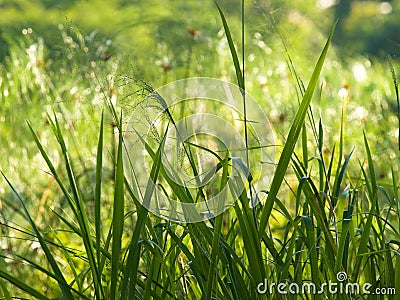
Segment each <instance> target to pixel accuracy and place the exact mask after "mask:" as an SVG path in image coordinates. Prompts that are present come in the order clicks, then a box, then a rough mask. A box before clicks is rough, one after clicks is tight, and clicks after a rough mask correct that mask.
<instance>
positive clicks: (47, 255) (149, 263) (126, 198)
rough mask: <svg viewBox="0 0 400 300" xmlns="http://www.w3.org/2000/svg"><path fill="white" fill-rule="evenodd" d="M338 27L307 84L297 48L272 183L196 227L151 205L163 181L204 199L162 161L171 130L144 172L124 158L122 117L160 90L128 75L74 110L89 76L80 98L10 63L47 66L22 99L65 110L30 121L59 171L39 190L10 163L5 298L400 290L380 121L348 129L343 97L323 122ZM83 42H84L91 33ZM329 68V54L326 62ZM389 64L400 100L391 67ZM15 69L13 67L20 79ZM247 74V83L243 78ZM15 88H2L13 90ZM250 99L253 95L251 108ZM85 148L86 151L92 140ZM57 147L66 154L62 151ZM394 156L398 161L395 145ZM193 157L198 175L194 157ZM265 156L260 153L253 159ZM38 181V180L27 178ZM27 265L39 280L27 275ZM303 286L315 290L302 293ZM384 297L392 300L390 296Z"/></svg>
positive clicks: (392, 193)
mask: <svg viewBox="0 0 400 300" xmlns="http://www.w3.org/2000/svg"><path fill="white" fill-rule="evenodd" d="M218 10H219V13H220V17H221V19H222V24H223V28H224V31H225V34H226V38H227V43H228V48H229V51H230V54H231V55H232V58H233V59H232V61H233V66H234V71H235V73H236V79H237V82H238V85H239V87H241V88H242V89H243V90H244V89H245V88H246V86H245V76H246V75H245V72H244V71H243V66H242V67H241V66H240V62H239V59H238V55H237V52H236V49H235V44H234V40H233V37H232V35H231V34H230V30H229V26H228V22H227V20H226V18H225V16H224V13H223V11H222V9H221V8H220V7H219V6H218ZM333 31H334V30H332V32H331V34H330V35H329V38H328V40H327V42H326V44H325V47H324V48H323V50H322V52H321V55H320V57H319V59H318V61H317V63H316V66H315V67H314V69H313V72H312V74H311V78H310V80H309V82H308V84H307V86H305V85H304V84H303V82H302V80H301V78H300V76H299V75H298V73H297V68H294V63H293V62H292V61H291V58H290V56H288V70H289V72H290V76H291V78H292V81H291V82H293V81H294V82H295V85H294V87H293V89H294V92H293V93H292V95H294V96H296V95H297V97H298V103H297V104H292V105H293V106H296V112H295V113H293V112H292V113H293V118H291V117H289V116H286V119H287V120H283V118H282V119H281V118H277V119H276V120H275V121H273V123H274V125H276V127H279V126H281V128H283V130H282V132H279V133H278V145H276V146H277V147H278V149H279V155H278V163H277V166H276V170H275V173H274V177H273V179H272V182H271V184H270V186H261V185H257V186H255V185H254V186H253V182H252V181H251V180H250V179H249V180H248V186H247V190H245V191H243V192H242V193H240V195H239V197H238V200H237V201H236V202H235V204H234V205H233V206H234V207H233V208H231V209H229V210H227V211H226V212H224V213H223V214H220V215H218V216H214V217H213V218H211V219H209V220H204V221H201V222H197V223H182V222H174V221H171V220H165V219H162V218H160V217H158V216H156V215H153V214H151V213H149V212H148V210H147V209H146V208H145V206H143V205H142V203H143V202H148V201H150V200H151V199H152V198H153V197H154V194H155V190H156V189H162V190H163V191H165V193H166V194H168V193H169V195H171V198H174V199H178V200H180V201H182V202H188V201H194V200H193V198H194V197H193V195H192V194H190V193H189V192H188V188H186V187H184V186H181V185H179V184H176V183H175V182H174V181H173V180H172V179H171V178H170V177H169V176H170V174H169V173H168V172H166V171H165V165H164V162H163V159H162V157H163V155H164V151H165V139H166V133H163V135H162V136H161V139H160V141H159V143H158V144H157V147H156V148H152V146H153V145H150V144H149V143H148V142H147V141H146V140H145V139H143V138H142V139H140V140H141V142H142V143H143V145H144V147H145V149H146V151H147V154H148V156H149V157H150V162H151V164H150V168H149V169H148V170H129V164H126V163H124V159H126V157H125V156H124V155H123V153H124V151H125V147H126V144H125V136H126V135H127V134H128V133H127V132H126V128H127V123H126V120H125V117H126V113H127V112H128V113H129V112H131V111H132V106H135V104H137V103H139V102H140V101H141V100H142V98H143V96H146V95H147V94H148V93H150V92H152V91H153V89H152V88H151V86H150V85H148V84H146V83H143V82H142V81H135V80H133V79H131V78H130V77H128V76H121V77H120V78H119V77H116V76H109V77H108V78H107V80H108V81H107V85H100V84H99V83H98V82H96V85H98V86H97V87H96V88H95V89H94V91H95V92H93V94H91V93H92V92H88V94H87V95H86V96H87V97H88V98H89V97H92V98H94V99H95V100H93V101H98V100H99V99H100V100H102V101H104V102H103V103H105V106H104V109H103V110H102V109H97V110H95V111H90V110H85V108H84V106H78V105H79V101H77V103H75V106H74V103H71V102H65V103H64V102H63V101H62V100H61V99H64V98H65V97H71V95H72V96H74V95H75V94H76V93H77V92H75V93H71V90H72V89H74V91H75V90H79V89H81V88H83V87H84V86H85V85H86V84H87V82H92V84H93V81H90V80H88V81H86V80H85V77H84V76H83V77H79V76H78V78H79V82H78V83H79V84H78V83H77V82H76V81H74V80H72V79H71V81H70V82H67V83H65V82H64V83H63V84H65V85H67V86H68V89H69V88H70V90H69V93H70V94H71V95H68V93H65V94H63V95H62V94H60V89H59V88H56V87H55V86H54V85H52V84H51V81H50V76H49V75H48V73H46V69H45V68H43V69H42V66H40V64H39V65H37V64H36V66H35V67H32V70H29V72H22V71H21V70H20V69H18V65H17V66H15V68H10V70H11V72H18V71H21V73H22V74H28V75H30V76H33V77H35V76H39V75H38V73H37V72H40V76H39V77H38V78H39V79H40V80H43V81H44V83H43V86H42V82H35V84H33V85H32V86H30V84H32V83H31V81H30V80H26V82H29V86H25V87H24V83H23V82H24V79H23V78H24V77H20V78H21V81H20V82H15V83H14V84H17V85H20V86H21V88H20V89H15V90H17V91H25V92H24V93H26V99H25V98H24V96H23V95H19V94H15V95H14V97H15V98H16V99H19V101H21V103H23V101H28V99H32V98H31V97H29V96H28V94H29V93H43V95H46V97H48V98H49V99H45V100H43V99H42V98H43V97H41V95H40V94H39V95H36V96H37V101H46V103H45V105H46V104H47V103H49V102H50V101H53V100H54V99H57V100H60V101H59V103H58V104H60V103H61V104H63V105H59V108H60V109H61V113H55V114H54V115H50V114H48V115H45V116H44V117H45V121H41V122H42V123H40V122H39V124H47V125H46V126H47V128H49V129H50V130H49V131H48V132H52V135H50V134H49V133H47V134H46V131H43V132H42V131H37V129H36V128H37V127H36V126H34V125H32V123H28V126H27V128H28V131H29V133H30V135H31V137H33V139H32V140H33V142H34V144H35V146H36V148H37V149H38V150H39V152H40V155H41V162H42V165H41V167H40V168H42V169H45V170H46V172H47V173H48V175H49V176H48V177H49V178H50V179H49V181H48V182H47V183H46V184H47V185H46V184H45V185H44V186H45V190H44V191H43V193H42V194H41V191H35V192H32V193H30V194H29V193H27V192H26V191H24V193H21V192H19V187H18V186H15V185H14V184H13V180H10V179H9V178H8V177H7V176H8V175H7V174H6V172H4V173H3V172H2V175H3V177H4V179H5V182H6V183H7V184H8V186H9V188H10V189H11V191H12V194H5V195H4V196H1V202H0V204H1V205H2V213H1V218H0V220H1V230H2V236H1V237H0V238H1V243H2V245H4V247H2V250H1V252H0V290H1V292H0V293H1V295H2V296H3V297H4V298H5V299H11V297H21V298H23V297H24V298H26V297H29V298H31V297H34V298H38V299H48V298H66V299H74V298H78V299H92V298H96V299H127V298H129V299H165V298H168V299H269V298H270V297H273V298H274V299H297V298H298V297H300V298H312V299H318V298H320V297H325V298H329V299H352V298H354V297H369V294H368V292H372V291H377V290H378V289H379V290H380V291H385V292H386V294H388V295H389V294H390V293H393V292H394V291H397V292H400V275H399V274H398V272H396V270H397V269H398V267H399V265H400V257H399V246H400V239H399V234H400V224H399V217H400V213H399V205H398V190H399V186H398V183H397V178H398V171H399V170H398V166H397V165H396V163H395V162H393V163H392V164H391V166H390V170H387V169H385V168H387V167H384V166H383V164H385V163H386V161H380V160H377V159H376V158H375V157H376V156H377V154H375V155H374V152H373V148H372V143H371V140H372V142H373V145H374V148H377V149H380V148H379V147H380V145H379V143H377V142H376V140H375V138H371V136H373V135H372V134H371V133H370V130H371V128H372V125H370V126H366V127H367V128H366V130H365V132H364V133H363V134H361V135H360V136H354V137H353V136H349V137H347V136H346V133H347V132H348V131H347V130H348V127H349V121H348V119H347V117H346V116H347V107H348V105H350V103H347V102H346V101H347V100H348V99H343V101H342V102H340V104H341V105H342V108H341V110H342V113H341V115H340V116H334V117H333V118H334V119H335V118H336V120H334V121H333V122H332V123H330V124H333V125H331V126H332V128H327V125H325V124H324V121H323V120H324V119H323V118H324V105H326V104H325V103H324V100H323V99H324V97H325V95H324V94H325V92H326V93H327V94H328V96H327V97H332V95H330V93H331V91H330V90H329V89H327V88H326V86H327V85H328V84H329V82H326V83H325V84H324V85H320V81H321V74H322V76H326V78H328V77H329V76H331V75H330V74H328V75H326V73H324V72H323V71H322V69H323V65H324V63H325V60H326V59H327V57H328V48H329V46H330V42H331V39H332V36H333ZM77 39H78V41H80V42H81V43H82V47H83V48H82V49H85V45H84V43H85V39H80V38H79V37H78V38H77ZM40 43H41V42H40V40H39V41H38V43H37V44H35V45H37V47H38V48H37V49H40V47H43V46H41V44H40ZM242 50H243V49H242ZM19 51H21V50H19ZM14 53H15V55H20V56H21V57H25V56H24V55H22V54H21V53H20V52H19V53H18V47H16V48H15V52H14ZM86 58H87V57H86V56H83V58H81V59H86ZM18 59H19V58H18V57H17V58H15V59H14V60H13V61H14V62H15V60H18ZM91 62H93V60H91V59H88V60H86V61H85V63H82V61H80V60H79V59H78V63H82V64H85V65H86V66H87V67H88V68H89V70H91V69H90V68H94V67H93V66H92V64H91ZM9 63H10V64H11V62H9ZM330 63H331V62H330V61H329V60H328V61H327V64H328V65H329V64H330ZM24 64H27V62H24ZM9 66H10V65H9ZM65 67H68V66H65ZM328 67H329V66H328ZM34 68H37V70H36V69H34ZM107 68H109V67H107V66H106V65H105V67H104V69H106V73H107V72H108V73H109V74H110V73H111V74H116V73H117V72H118V71H116V70H117V69H118V68H119V66H118V64H117V61H115V64H113V65H112V67H110V69H107ZM328 69H329V68H328ZM391 69H392V74H393V81H394V89H395V93H396V95H397V104H398V102H399V100H398V87H397V80H396V75H395V68H394V67H393V66H392V67H391ZM35 70H36V71H35ZM97 70H98V69H96V70H91V71H90V73H89V74H91V73H92V72H96V71H97ZM3 72H4V70H3ZM11 72H9V73H8V74H11V75H9V76H11V77H12V78H14V79H16V78H18V76H17V75H15V74H12V73H11ZM99 72H102V70H100V71H99ZM251 76H252V75H249V77H250V79H252V78H251ZM92 77H93V76H92ZM86 79H95V78H86ZM57 80H58V79H57ZM60 80H61V79H60ZM380 80H381V79H380ZM127 81H128V83H129V84H126V83H127ZM131 82H135V83H136V84H135V85H134V86H135V87H134V88H133V89H134V92H131V93H129V94H128V95H127V96H126V98H124V99H123V101H125V103H126V102H129V101H130V100H132V99H133V100H132V102H133V104H131V106H130V107H125V111H124V109H122V110H121V111H120V110H119V108H118V105H117V104H116V103H117V102H116V100H119V98H118V97H119V95H120V94H119V93H121V92H122V93H123V92H124V91H126V89H128V88H129V87H128V86H130V87H132V85H130V84H131ZM246 82H249V78H247V77H246ZM254 82H256V80H254ZM120 83H121V84H120ZM370 84H371V85H373V83H370ZM104 86H107V88H104ZM42 87H43V88H42ZM319 87H320V89H319ZM8 88H9V86H5V85H3V86H2V95H3V97H4V95H5V93H4V91H5V90H6V89H8ZM392 88H393V87H392ZM65 89H66V88H65ZM68 89H66V91H68ZM96 89H97V90H96ZM10 90H11V89H10ZM15 90H14V91H15ZM259 93H260V92H259ZM346 97H347V96H346ZM346 97H344V98H346ZM21 99H22V100H21ZM23 99H25V100H23ZM328 99H331V98H328ZM313 100H314V101H315V100H317V101H319V103H320V107H318V106H316V107H313V106H312V105H311V102H312V101H313ZM245 101H246V99H245V98H244V105H245V104H246V102H245ZM262 101H264V100H260V102H262ZM21 103H20V104H19V105H22V104H21ZM118 103H119V102H118ZM64 104H65V105H64ZM41 105H43V103H41ZM69 105H71V106H69ZM74 108H79V111H78V112H76V111H75V112H76V113H77V114H79V117H78V120H80V121H82V120H83V119H85V120H86V121H93V120H94V121H95V122H93V123H96V126H97V127H95V126H87V124H88V123H87V122H86V123H84V125H83V128H81V127H79V126H82V125H80V124H79V122H74V121H71V120H70V119H69V117H68V116H69V114H70V113H71V111H73V110H74ZM394 116H395V117H398V115H396V114H395V115H394ZM41 117H42V115H41ZM271 119H273V117H272V116H271ZM376 120H377V119H376ZM169 121H170V122H171V123H173V120H169ZM244 121H245V122H246V121H247V120H246V116H244ZM9 122H11V121H9ZM12 122H15V120H12ZM44 122H46V123H44ZM93 123H90V124H92V125H93ZM8 124H10V123H8ZM110 124H111V125H112V126H108V125H110ZM390 124H391V123H390ZM335 125H339V126H337V127H335ZM171 126H172V125H171ZM375 126H377V125H375ZM89 127H90V129H89V130H93V131H89V132H87V133H86V134H87V138H86V139H85V140H84V141H79V137H77V135H79V134H80V133H81V132H83V130H85V129H87V128H89ZM109 128H112V129H110V130H108V129H109ZM336 128H338V129H336ZM167 129H168V128H167ZM335 130H336V131H337V132H334V131H335ZM286 132H287V134H286ZM328 134H332V135H334V137H335V138H331V137H329V136H328ZM358 134H360V132H358ZM50 137H51V139H52V140H51V141H50ZM359 140H360V142H359ZM24 141H25V140H24ZM279 141H282V143H280V142H279ZM352 141H354V143H352ZM378 141H379V140H378ZM85 143H87V144H88V146H87V147H83V146H82V145H84V144H85ZM280 144H281V146H280ZM55 145H57V147H58V149H59V150H58V151H54V149H55ZM349 145H351V147H350V148H348V146H349ZM190 146H193V145H190ZM354 146H358V147H357V148H353V147H354ZM87 148H89V149H87ZM193 148H194V147H193ZM190 149H191V148H190ZM208 150H209V152H212V153H214V152H213V150H212V149H208ZM246 150H247V151H248V150H249V149H246ZM53 151H54V152H53ZM83 151H85V152H83ZM193 151H194V150H193ZM193 153H194V152H193ZM375 153H377V152H375ZM214 154H215V153H214ZM225 154H226V155H225V156H224V157H222V156H219V155H217V154H216V156H218V157H219V158H220V160H219V166H220V170H221V172H220V177H219V179H220V180H219V186H216V189H218V190H222V189H223V188H224V187H225V185H226V184H227V182H228V177H229V176H230V175H231V172H232V167H231V165H232V163H231V162H230V161H231V160H232V158H231V157H230V156H229V155H230V154H229V152H228V151H227V152H226V153H225ZM30 155H31V154H30ZM187 155H188V156H190V155H191V152H190V151H188V152H187ZM388 155H390V156H394V157H395V158H397V157H398V153H397V152H396V151H394V150H392V151H390V153H388ZM249 160H250V161H251V160H252V157H251V151H249ZM189 161H190V162H191V164H190V167H192V168H193V172H195V170H194V169H195V168H196V166H195V163H192V160H190V159H189ZM256 163H260V162H257V161H251V164H256ZM44 164H45V165H44ZM18 168H22V167H21V166H19V167H18ZM124 169H125V170H124ZM378 170H379V171H378ZM126 172H146V173H147V174H148V175H149V181H148V184H147V185H146V186H145V189H144V193H143V195H140V193H139V194H138V193H137V191H136V190H135V187H134V186H132V185H131V184H130V182H129V181H128V180H127V178H126V177H125V174H126ZM381 174H384V175H383V176H381ZM42 176H43V175H42ZM160 178H161V179H160ZM154 182H157V183H158V184H157V185H155V184H154ZM37 183H38V182H36V180H35V179H32V183H31V184H37ZM31 186H32V185H31ZM40 186H43V183H42V182H40ZM2 193H4V191H2ZM35 193H37V194H35ZM45 193H46V195H45ZM202 194H203V191H201V188H199V189H198V190H197V191H196V193H195V196H196V197H198V198H200V197H201V195H202ZM11 195H13V196H11ZM139 195H140V196H139ZM252 197H257V198H258V199H260V202H259V203H258V204H257V205H255V206H254V207H252V206H251V201H249V198H250V200H252ZM38 198H39V199H44V200H41V201H40V206H38V205H37V203H35V201H34V200H35V199H38ZM29 199H30V200H29ZM15 200H17V201H18V202H16V201H15ZM16 203H18V204H16ZM37 207H39V212H37V213H36V211H35V209H36V208H37ZM20 246H21V247H20ZM27 272H29V273H30V274H32V276H30V277H29V278H26V277H23V274H26V273H27ZM338 274H341V275H345V276H346V278H344V277H339V275H338ZM38 281H39V282H41V284H38ZM328 282H334V283H336V284H338V285H339V284H340V283H342V284H345V283H357V284H359V285H360V286H362V285H364V284H370V286H369V289H368V290H365V289H360V290H357V291H353V293H347V292H343V291H341V292H340V293H339V292H336V293H333V292H332V291H331V290H328V289H326V286H325V288H324V283H328ZM273 283H274V284H273ZM279 283H282V284H286V286H287V287H289V286H291V287H292V288H293V289H295V286H298V287H299V291H298V293H297V294H293V295H288V294H283V293H282V292H281V290H280V288H279V286H278V284H279ZM304 283H307V284H308V285H307V287H308V288H309V289H311V290H307V291H308V292H304V291H303V290H302V287H303V286H304ZM311 283H312V284H313V285H310V284H311ZM260 287H261V290H260ZM264 288H265V291H263V290H262V289H264ZM313 288H315V291H314V293H312V289H313ZM319 291H321V293H319V295H318V292H319ZM286 292H287V290H286ZM271 294H272V295H271ZM313 294H315V295H313ZM388 297H389V298H390V297H391V298H392V299H396V298H395V297H396V296H395V295H394V294H392V295H390V296H388Z"/></svg>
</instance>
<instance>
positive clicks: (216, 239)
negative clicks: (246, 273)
mask: <svg viewBox="0 0 400 300" xmlns="http://www.w3.org/2000/svg"><path fill="white" fill-rule="evenodd" d="M228 162H229V155H228V152H227V153H226V155H225V159H224V160H223V161H222V162H221V163H222V168H223V169H222V170H223V171H222V178H221V187H220V190H223V188H224V187H225V185H226V184H227V182H228ZM223 200H224V199H223ZM218 205H219V206H220V207H219V208H218V211H220V209H221V208H222V207H223V206H224V202H223V201H221V200H220V201H218ZM221 205H222V206H221ZM223 217H224V214H223V213H222V214H219V215H218V216H216V218H215V226H214V236H213V241H212V248H211V262H210V267H209V269H208V276H207V293H206V295H205V299H206V300H209V299H211V296H212V290H213V286H214V276H216V275H217V274H216V273H217V271H216V267H217V261H218V257H217V253H218V251H217V249H218V248H219V245H220V235H221V231H222V221H223Z"/></svg>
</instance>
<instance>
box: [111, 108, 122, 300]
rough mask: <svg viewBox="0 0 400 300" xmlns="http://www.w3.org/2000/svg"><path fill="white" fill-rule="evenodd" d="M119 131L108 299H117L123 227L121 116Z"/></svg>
mask: <svg viewBox="0 0 400 300" xmlns="http://www.w3.org/2000/svg"><path fill="white" fill-rule="evenodd" d="M118 129H119V135H118V138H119V141H118V152H117V162H116V170H115V172H116V174H115V187H114V206H113V216H112V246H111V289H110V299H117V284H118V277H119V271H120V267H121V266H120V257H121V244H122V231H123V227H124V169H123V162H122V147H123V142H122V130H121V129H122V114H121V119H120V123H119V126H118Z"/></svg>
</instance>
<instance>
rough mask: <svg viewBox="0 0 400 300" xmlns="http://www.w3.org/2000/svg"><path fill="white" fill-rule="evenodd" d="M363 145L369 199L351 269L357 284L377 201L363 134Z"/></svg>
mask: <svg viewBox="0 0 400 300" xmlns="http://www.w3.org/2000/svg"><path fill="white" fill-rule="evenodd" d="M364 143H365V151H366V153H367V157H368V170H369V174H368V175H367V173H366V172H365V171H364V169H363V168H362V167H361V169H362V171H363V174H364V179H365V184H366V186H367V190H368V194H369V195H368V196H369V198H370V207H371V208H370V212H369V213H368V217H367V221H366V223H365V225H364V229H363V232H362V235H361V240H360V244H359V246H358V251H357V256H356V262H355V266H354V269H353V282H357V278H358V276H360V274H359V270H360V267H361V263H362V260H363V258H364V257H365V255H364V254H365V253H366V252H367V250H368V241H369V236H370V232H371V229H372V221H373V217H374V215H375V213H376V207H377V206H376V201H377V190H378V188H377V185H376V177H375V169H374V164H373V160H372V156H371V151H370V148H369V145H368V141H367V137H366V135H365V133H364Z"/></svg>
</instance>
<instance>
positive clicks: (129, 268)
mask: <svg viewBox="0 0 400 300" xmlns="http://www.w3.org/2000/svg"><path fill="white" fill-rule="evenodd" d="M165 138H166V134H165V135H164V137H163V140H162V141H161V143H160V145H159V147H158V149H157V152H156V155H155V157H153V165H152V168H151V171H150V178H149V181H148V184H147V186H146V191H145V194H144V199H143V203H144V204H143V205H140V206H139V207H138V208H137V209H138V213H137V222H136V225H135V229H134V231H133V234H132V238H131V241H130V244H129V248H128V256H127V260H126V267H125V273H124V277H123V280H122V284H121V297H120V299H125V298H126V296H127V295H128V293H129V295H133V293H134V292H135V285H136V277H137V271H138V266H139V259H140V256H139V255H137V253H136V252H137V247H138V242H139V238H140V234H141V232H142V230H143V226H144V224H145V221H146V218H147V214H148V212H147V208H146V207H148V205H146V203H147V204H148V203H149V202H150V201H151V198H152V196H153V192H154V189H155V184H154V183H155V182H156V181H157V177H158V174H159V172H160V169H161V165H162V160H161V158H162V152H163V149H164V144H165ZM128 190H129V187H128ZM130 195H131V196H132V197H133V198H134V197H135V196H134V193H133V192H130Z"/></svg>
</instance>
